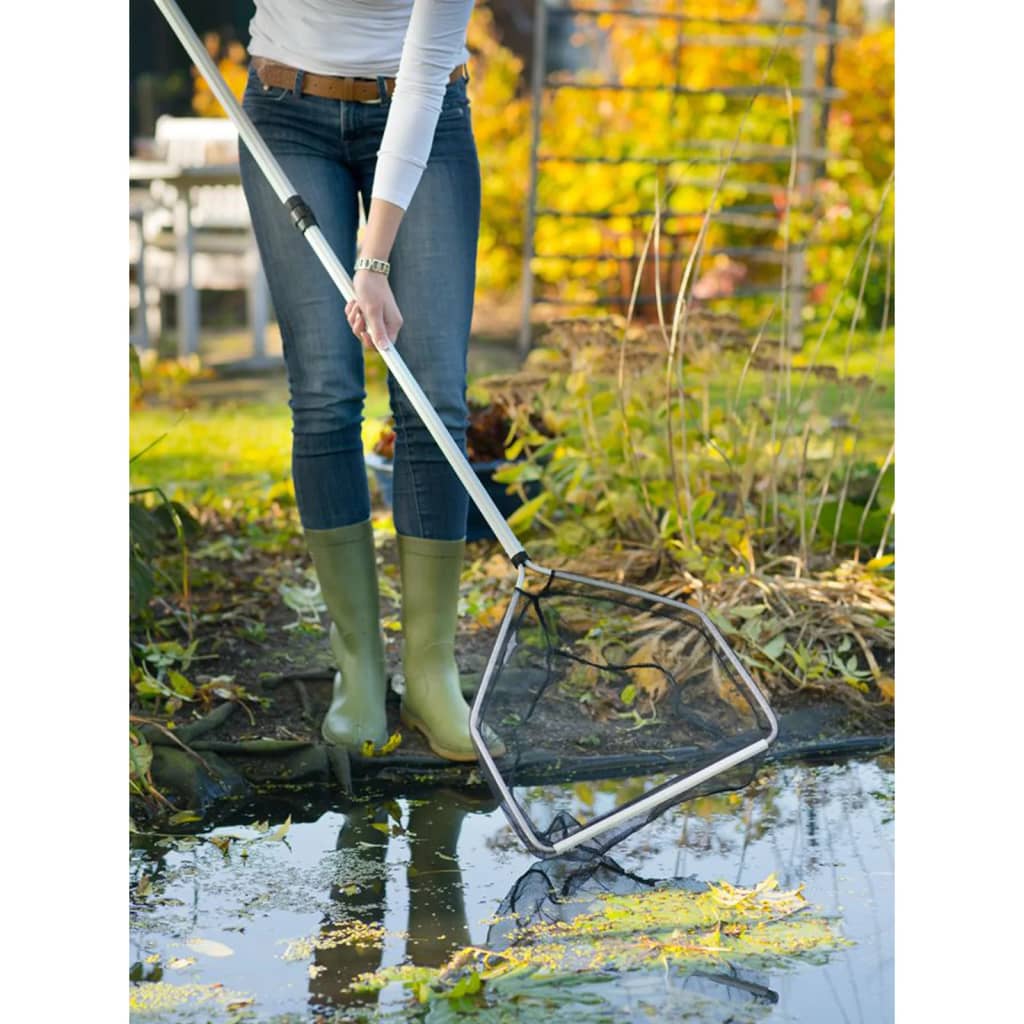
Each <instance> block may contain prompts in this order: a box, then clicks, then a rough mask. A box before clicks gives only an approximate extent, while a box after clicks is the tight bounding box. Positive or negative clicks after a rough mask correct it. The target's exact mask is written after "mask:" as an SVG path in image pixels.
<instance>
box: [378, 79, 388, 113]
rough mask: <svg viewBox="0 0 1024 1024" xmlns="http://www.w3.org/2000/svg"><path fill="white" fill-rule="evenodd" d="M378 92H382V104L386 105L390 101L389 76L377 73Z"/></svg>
mask: <svg viewBox="0 0 1024 1024" xmlns="http://www.w3.org/2000/svg"><path fill="white" fill-rule="evenodd" d="M377 92H378V93H379V94H380V104H381V106H382V107H386V106H387V105H388V103H389V102H390V99H391V98H390V97H389V96H388V86H387V78H386V77H385V76H384V75H377Z"/></svg>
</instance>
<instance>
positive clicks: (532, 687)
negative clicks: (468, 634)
mask: <svg viewBox="0 0 1024 1024" xmlns="http://www.w3.org/2000/svg"><path fill="white" fill-rule="evenodd" d="M588 685H589V687H590V689H589V690H588V689H587V687H588ZM581 691H582V692H581ZM594 693H599V694H602V693H603V702H604V705H605V707H604V709H603V710H604V717H603V718H602V717H600V716H597V717H595V716H594V715H593V714H590V715H589V716H588V714H587V712H586V710H585V709H584V702H583V701H581V700H580V697H581V696H592V695H593V694H594ZM616 694H617V696H616ZM627 697H628V700H627ZM643 698H646V700H647V706H648V707H649V708H650V711H651V717H650V720H649V721H647V722H645V721H644V720H643V715H642V714H641V713H640V712H639V711H635V710H634V711H630V710H628V709H625V707H624V705H625V704H626V703H628V704H629V705H632V704H634V703H636V702H638V701H640V700H641V699H643ZM616 707H618V708H620V710H619V711H618V712H616V711H615V710H614V708H616ZM573 716H575V719H574V718H573ZM628 717H632V718H633V719H634V720H639V724H638V725H637V726H636V729H640V728H646V729H647V730H648V733H649V734H650V739H649V740H648V741H647V743H645V744H644V743H637V742H635V741H633V740H632V738H631V735H630V734H631V733H632V732H634V731H636V730H633V729H630V727H629V726H628V725H625V724H623V722H622V719H624V718H628ZM566 724H568V725H569V735H571V734H572V732H573V730H575V731H576V733H577V735H580V736H583V735H585V736H586V738H587V739H589V740H591V749H590V750H589V751H588V750H583V751H581V750H578V749H569V747H568V746H567V744H566V734H565V732H564V731H560V732H557V734H556V730H555V729H553V728H552V727H553V726H561V727H563V729H564V727H565V725H566ZM485 728H486V729H487V730H488V731H489V732H491V733H492V734H496V735H497V736H498V737H499V738H500V740H501V741H502V744H503V746H504V747H505V752H504V753H503V754H502V755H501V756H500V757H497V758H496V757H494V756H493V755H492V753H491V751H490V749H488V745H487V743H486V742H485V741H484V732H483V730H484V729H485ZM470 732H471V734H472V736H473V740H474V743H475V745H476V748H477V752H478V754H479V756H480V765H481V769H482V771H483V773H484V775H485V777H486V779H487V781H488V783H489V785H490V786H491V788H492V790H493V791H494V793H495V795H496V796H497V797H498V799H499V800H500V801H501V805H502V808H503V810H504V811H505V814H506V817H507V818H508V820H509V823H510V824H511V826H512V827H513V829H514V830H515V832H516V834H517V835H518V836H519V838H520V839H521V840H522V841H523V843H524V844H525V845H526V846H527V847H528V848H529V849H531V850H532V851H533V852H535V853H537V854H538V855H540V856H542V857H551V856H560V855H564V854H566V853H568V852H569V851H572V850H577V851H578V852H579V853H580V854H583V855H586V856H594V855H599V854H601V853H603V852H604V851H606V850H608V849H610V848H611V847H612V846H614V845H615V844H616V843H618V842H621V841H622V840H623V839H624V838H626V836H628V835H629V834H631V833H632V832H634V831H636V829H638V828H641V827H642V826H643V825H645V824H647V823H648V822H650V821H653V820H654V819H655V818H657V817H658V816H660V815H661V814H663V813H664V812H665V811H666V810H668V809H669V808H670V807H672V806H674V805H676V804H678V803H679V802H680V801H681V800H683V799H689V798H693V797H694V796H698V795H704V794H707V793H709V792H717V791H721V790H723V789H734V788H739V787H742V786H743V785H746V784H747V783H748V782H749V781H751V779H752V778H753V775H754V773H755V772H756V769H757V765H758V763H759V761H760V758H761V755H763V754H764V752H765V751H766V750H767V749H768V747H769V745H770V744H771V743H772V742H773V741H774V740H775V738H776V736H777V734H778V723H777V721H776V718H775V715H774V714H773V712H772V710H771V707H770V706H769V704H768V702H767V700H766V699H765V697H764V695H763V694H762V693H761V691H760V689H759V688H758V686H757V684H756V683H755V682H754V680H753V679H752V678H751V676H750V674H749V672H747V670H746V668H745V667H744V666H743V664H742V663H741V662H740V660H739V658H737V656H736V654H735V653H734V652H733V650H732V649H731V648H730V647H729V645H728V643H727V642H726V641H725V639H724V638H723V637H722V635H721V633H720V632H719V631H718V629H717V628H716V627H715V625H714V623H713V622H712V621H711V620H710V619H709V618H708V616H707V615H706V614H705V613H704V612H703V611H701V610H700V609H698V608H695V607H693V606H691V605H688V604H684V603H682V602H680V601H677V600H674V599H672V598H669V597H665V596H663V595H660V594H656V593H653V592H649V591H645V590H641V589H639V588H636V587H630V586H625V585H622V584H617V583H611V582H608V581H604V580H597V579H593V578H591V577H587V576H581V575H579V574H577V573H573V572H565V571H562V570H552V569H546V568H543V567H541V566H537V565H535V564H534V563H532V562H530V561H529V560H527V561H526V562H525V563H524V564H523V565H520V566H519V575H518V578H517V581H516V586H515V590H514V592H513V594H512V597H511V600H510V601H509V604H508V607H507V608H506V610H505V615H504V617H503V619H502V621H501V624H500V627H499V629H498V636H497V640H496V642H495V645H494V648H493V650H492V652H491V657H490V659H489V661H488V663H487V667H486V669H485V670H484V674H483V678H482V679H481V682H480V686H479V689H478V691H477V694H476V698H475V700H474V702H473V708H472V712H471V714H470ZM624 740H625V741H626V742H624ZM643 776H647V777H648V781H647V783H646V784H645V785H643V786H642V788H641V791H640V792H636V793H633V794H630V792H629V791H630V787H626V791H627V797H626V798H625V799H623V800H622V801H621V802H619V803H617V804H615V805H614V806H611V807H609V808H607V809H604V810H599V811H598V812H597V813H595V814H594V816H593V817H591V818H590V819H589V820H586V821H580V820H578V819H577V818H576V817H574V816H572V815H570V814H568V813H566V812H565V811H564V810H562V811H558V812H556V813H555V815H554V819H553V821H551V822H549V823H547V824H545V823H542V822H539V821H537V820H535V817H534V815H533V814H532V812H531V809H530V807H529V806H528V801H527V800H525V799H523V797H522V794H521V793H517V790H520V789H523V788H525V787H527V786H529V785H532V784H536V783H538V782H541V781H543V780H545V779H547V780H548V781H552V782H555V781H557V782H563V783H564V782H578V781H581V780H587V779H590V780H596V779H610V778H619V779H623V778H626V777H630V778H637V779H639V778H641V777H643ZM632 788H633V789H635V788H636V787H632Z"/></svg>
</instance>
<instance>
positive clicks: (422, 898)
mask: <svg viewBox="0 0 1024 1024" xmlns="http://www.w3.org/2000/svg"><path fill="white" fill-rule="evenodd" d="M410 805H411V806H410V808H409V813H408V815H407V820H406V822H405V825H404V827H403V826H402V825H400V824H399V823H398V822H397V821H396V818H397V816H398V810H399V809H398V806H397V804H395V803H394V802H391V803H390V804H384V805H379V804H377V805H365V804H363V805H360V804H353V805H350V806H348V807H344V808H342V810H343V811H344V813H345V823H344V825H342V827H341V830H340V832H339V834H338V841H337V847H336V848H337V849H338V850H339V851H342V850H352V851H358V852H359V854H360V856H361V858H362V859H363V861H364V862H367V861H368V862H370V863H371V864H374V865H376V866H378V867H379V871H377V872H375V874H376V875H377V877H378V880H377V881H375V882H373V883H371V884H368V885H365V886H362V887H357V886H353V885H349V884H347V883H346V881H345V880H344V879H341V880H339V884H337V885H334V886H332V888H331V901H332V904H333V907H332V910H331V912H330V913H328V914H327V915H326V916H325V919H324V922H323V925H322V927H321V932H320V939H319V941H318V943H317V948H316V952H315V956H314V960H313V969H312V970H311V971H310V985H309V991H310V999H309V1002H310V1005H312V1006H314V1007H317V1008H327V1007H338V1006H344V1005H350V1004H353V1003H360V1004H365V1003H366V1002H368V1001H372V1000H373V997H370V996H367V995H365V994H359V993H355V992H353V991H352V989H351V984H352V982H353V981H354V980H355V979H356V977H358V975H360V974H364V973H368V972H371V971H374V970H376V969H377V968H378V967H380V966H381V943H380V942H379V941H376V942H366V943H364V944H362V945H360V944H357V943H349V942H345V943H337V944H335V939H336V937H337V925H338V922H339V921H344V920H352V919H356V920H358V921H360V922H362V923H363V924H365V925H370V926H372V927H373V928H374V930H380V931H382V930H383V927H384V918H385V914H386V911H387V899H386V891H385V890H386V882H385V878H386V873H385V871H384V864H385V861H386V859H387V852H388V844H389V842H390V839H389V833H392V832H393V833H396V834H403V833H404V834H405V835H406V837H407V839H408V841H409V853H410V857H409V861H408V865H407V868H406V879H407V887H408V893H409V910H408V921H407V928H406V934H407V937H408V938H407V947H406V948H407V954H408V957H409V959H410V960H412V961H413V962H415V963H416V964H417V965H418V966H421V967H440V966H441V965H442V964H444V963H445V962H446V961H447V960H448V959H449V958H450V957H451V955H452V954H453V953H454V952H456V951H457V950H459V949H462V948H463V947H465V946H468V945H469V944H470V929H469V923H468V921H467V918H466V904H465V895H464V891H463V884H462V870H461V867H460V865H459V860H458V843H459V835H460V833H461V830H462V823H463V819H464V818H465V817H466V815H467V814H471V813H477V814H481V813H487V812H492V811H494V810H495V809H496V808H497V803H496V802H495V801H494V800H493V799H492V798H491V797H489V796H488V797H484V796H481V795H478V794H477V793H474V792H469V791H464V790H458V789H454V788H443V789H438V790H433V791H431V799H430V800H429V801H427V800H416V799H413V800H411V801H410ZM378 934H379V932H378Z"/></svg>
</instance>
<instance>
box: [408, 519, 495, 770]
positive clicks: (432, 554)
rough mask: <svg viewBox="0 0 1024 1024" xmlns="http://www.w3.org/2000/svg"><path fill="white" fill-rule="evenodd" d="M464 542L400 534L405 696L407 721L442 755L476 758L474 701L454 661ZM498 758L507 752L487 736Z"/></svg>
mask: <svg viewBox="0 0 1024 1024" xmlns="http://www.w3.org/2000/svg"><path fill="white" fill-rule="evenodd" d="M464 549H465V541H461V540H429V539H426V538H421V537H406V536H403V535H402V534H399V535H398V557H399V563H400V565H401V571H402V634H403V638H404V639H403V642H404V651H403V659H402V660H403V665H404V668H405V695H404V697H403V698H402V722H403V723H404V724H405V725H407V726H409V727H410V728H415V729H418V730H419V731H420V732H421V733H423V735H424V736H425V737H426V739H427V743H428V744H429V745H430V749H431V750H432V751H433V752H434V753H435V754H437V755H438V757H444V758H447V759H448V760H449V761H475V760H476V759H477V755H476V748H475V747H474V746H473V740H472V739H471V738H470V735H469V705H468V704H466V701H465V699H464V698H463V696H462V690H461V689H460V687H459V669H458V666H457V665H456V664H455V624H456V621H457V619H458V604H459V577H460V575H461V573H462V555H463V550H464ZM487 744H488V749H489V750H490V751H491V753H492V754H493V755H494V756H495V757H500V756H501V754H503V753H504V752H505V748H504V746H503V745H502V744H501V741H500V740H498V739H497V738H496V737H492V736H488V740H487Z"/></svg>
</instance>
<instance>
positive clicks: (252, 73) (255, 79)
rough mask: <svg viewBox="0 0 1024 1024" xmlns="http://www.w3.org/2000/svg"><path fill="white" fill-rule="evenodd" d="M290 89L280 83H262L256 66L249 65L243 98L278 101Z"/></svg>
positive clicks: (289, 91)
mask: <svg viewBox="0 0 1024 1024" xmlns="http://www.w3.org/2000/svg"><path fill="white" fill-rule="evenodd" d="M291 91H292V90H291V89H286V88H285V87H284V86H280V85H264V84H263V83H262V82H261V81H260V76H259V75H258V74H257V72H256V68H255V67H253V66H252V65H251V64H250V65H249V78H248V79H247V81H246V83H245V94H244V99H245V100H261V101H262V100H268V101H270V102H271V103H279V102H280V101H281V100H283V99H284V98H285V97H286V96H287V95H288V94H289V93H291Z"/></svg>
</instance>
